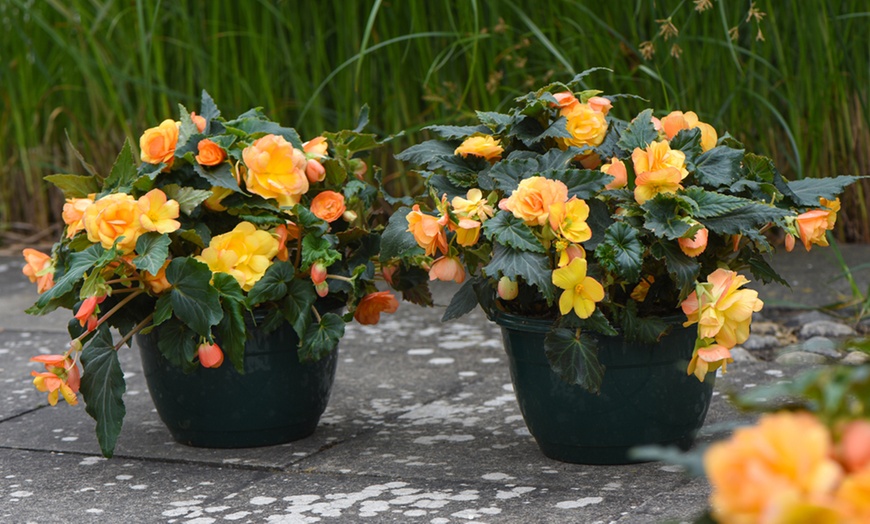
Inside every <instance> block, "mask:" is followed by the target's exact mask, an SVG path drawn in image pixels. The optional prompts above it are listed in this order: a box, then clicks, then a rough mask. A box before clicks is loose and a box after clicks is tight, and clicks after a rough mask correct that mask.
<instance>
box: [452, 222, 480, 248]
mask: <svg viewBox="0 0 870 524" xmlns="http://www.w3.org/2000/svg"><path fill="white" fill-rule="evenodd" d="M479 238H480V222H478V221H476V220H470V219H468V218H461V219H459V225H458V227H457V228H456V243H457V244H459V245H460V246H465V247H470V246H473V245H474V244H477V240H478V239H479Z"/></svg>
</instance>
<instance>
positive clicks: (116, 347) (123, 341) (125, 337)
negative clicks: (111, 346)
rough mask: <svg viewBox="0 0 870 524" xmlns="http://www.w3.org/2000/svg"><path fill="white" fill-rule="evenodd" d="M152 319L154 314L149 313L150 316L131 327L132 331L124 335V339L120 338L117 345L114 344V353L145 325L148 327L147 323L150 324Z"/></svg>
mask: <svg viewBox="0 0 870 524" xmlns="http://www.w3.org/2000/svg"><path fill="white" fill-rule="evenodd" d="M153 318H154V313H151V314H150V315H148V316H147V317H145V318H144V319H142V322H139V323H138V324H136V325H135V326H134V327H133V329H131V330H130V332H129V333H127V334H126V335H124V338H122V339H121V341H120V342H118V343H117V344H115V351H118V350H119V349H120V348H121V346H123V345H124V344H126V343H127V341H128V340H130V338H132V337H133V335H135V334H136V333H138V332H140V331H142V328H144V327H145V326H146V325H148V323H150V322H151V320H152V319H153Z"/></svg>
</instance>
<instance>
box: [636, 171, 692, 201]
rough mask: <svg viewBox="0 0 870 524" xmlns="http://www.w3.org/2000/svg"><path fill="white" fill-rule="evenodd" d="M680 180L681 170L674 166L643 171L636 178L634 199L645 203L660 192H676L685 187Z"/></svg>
mask: <svg viewBox="0 0 870 524" xmlns="http://www.w3.org/2000/svg"><path fill="white" fill-rule="evenodd" d="M680 180H682V178H681V176H680V172H679V170H677V169H675V168H672V167H668V168H665V169H662V170H659V171H647V172H645V173H641V174H639V175H638V176H637V179H635V184H636V187H635V188H634V199H635V200H637V203H638V204H643V203H644V202H646V201H647V200H650V199H652V198H653V197H654V196H656V195H658V194H660V193H676V192H677V191H678V190H680V189H683V186H682V185H681V184H680Z"/></svg>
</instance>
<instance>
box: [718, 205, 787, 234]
mask: <svg viewBox="0 0 870 524" xmlns="http://www.w3.org/2000/svg"><path fill="white" fill-rule="evenodd" d="M786 215H788V211H786V210H784V209H779V208H776V207H773V206H769V205H766V204H759V203H756V202H752V203H749V204H747V205H745V206H743V207H739V208H737V209H735V210H733V211H728V212H726V213H722V214H720V215H717V216H715V217H708V218H706V219H705V220H704V225H705V226H706V227H707V229H709V230H710V231H711V232H713V233H719V234H724V235H736V234H741V233H742V234H746V233H747V231H749V230H757V229H759V228H761V227H762V226H764V225H765V224H767V223H768V222H775V221H777V220H779V219H781V218H783V217H784V216H786Z"/></svg>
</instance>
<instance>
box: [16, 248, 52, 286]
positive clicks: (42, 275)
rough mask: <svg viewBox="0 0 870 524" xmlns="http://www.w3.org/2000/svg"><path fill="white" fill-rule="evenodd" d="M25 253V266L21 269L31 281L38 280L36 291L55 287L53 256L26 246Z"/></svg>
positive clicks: (23, 252)
mask: <svg viewBox="0 0 870 524" xmlns="http://www.w3.org/2000/svg"><path fill="white" fill-rule="evenodd" d="M21 254H22V255H24V262H25V265H24V268H23V269H22V270H21V272H22V273H24V274H25V275H26V276H27V278H28V279H29V280H30V281H31V282H36V292H37V293H39V294H42V293H45V292H46V291H48V290H49V289H51V288H52V287H54V268H53V267H52V262H51V257H50V256H48V255H46V254H45V253H43V252H41V251H37V250H35V249H31V248H29V247H28V248H25V249H24V251H22V252H21Z"/></svg>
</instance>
